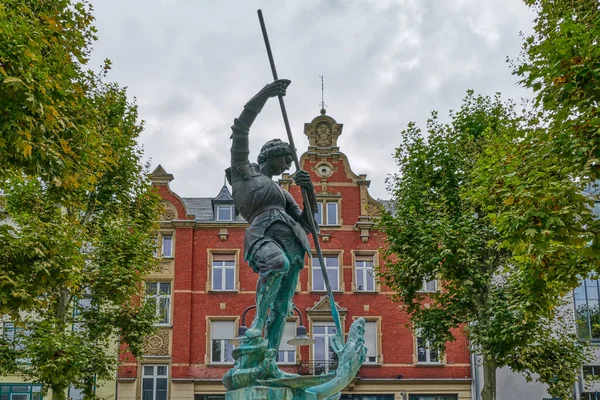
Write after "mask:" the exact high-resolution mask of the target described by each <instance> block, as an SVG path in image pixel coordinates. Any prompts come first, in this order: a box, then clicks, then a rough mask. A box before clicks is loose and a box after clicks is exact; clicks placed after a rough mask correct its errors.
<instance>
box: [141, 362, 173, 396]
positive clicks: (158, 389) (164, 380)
mask: <svg viewBox="0 0 600 400" xmlns="http://www.w3.org/2000/svg"><path fill="white" fill-rule="evenodd" d="M142 368H143V369H142V400H167V387H168V377H167V366H166V365H143V366H142Z"/></svg>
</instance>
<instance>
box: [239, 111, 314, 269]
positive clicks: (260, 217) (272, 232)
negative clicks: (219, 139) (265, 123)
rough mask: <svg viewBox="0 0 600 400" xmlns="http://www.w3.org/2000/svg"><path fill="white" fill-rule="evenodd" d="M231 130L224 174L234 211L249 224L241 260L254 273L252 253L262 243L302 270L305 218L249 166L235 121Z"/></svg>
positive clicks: (243, 130) (244, 137)
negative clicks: (272, 244)
mask: <svg viewBox="0 0 600 400" xmlns="http://www.w3.org/2000/svg"><path fill="white" fill-rule="evenodd" d="M231 128H232V131H233V134H232V139H233V143H232V146H231V168H230V169H228V171H227V174H228V178H229V181H230V183H231V186H232V189H233V193H232V195H233V200H234V202H235V204H236V207H237V209H238V211H239V213H240V214H241V215H242V217H244V219H246V221H248V222H249V223H250V226H249V227H248V228H246V235H245V238H244V258H245V259H246V260H247V261H249V262H250V265H251V266H252V268H253V269H254V270H255V271H257V272H258V266H257V265H253V263H252V255H253V251H254V249H257V248H259V247H260V245H261V244H262V243H264V241H274V242H276V243H277V244H278V245H279V246H280V247H281V248H282V249H283V250H284V251H285V253H286V255H287V256H288V257H289V258H290V261H291V262H292V263H295V264H298V261H300V265H299V267H300V268H302V267H303V266H304V254H305V252H307V253H309V254H310V251H311V250H310V244H309V242H308V238H307V236H306V232H307V231H308V224H307V223H306V220H305V218H306V217H305V214H304V213H303V212H302V210H301V209H300V207H299V206H298V204H296V202H295V201H294V199H293V197H292V195H290V194H289V193H288V192H287V191H285V190H283V189H282V188H281V187H280V186H279V184H277V183H276V182H274V181H273V180H272V179H271V178H269V177H268V176H265V175H263V174H261V172H260V169H259V166H258V165H257V164H251V163H250V162H249V160H248V154H249V150H248V128H247V127H246V126H245V125H244V124H243V123H242V122H241V121H240V120H238V119H236V120H235V121H234V125H233V126H232V127H231ZM298 250H299V251H298ZM294 261H295V262H294Z"/></svg>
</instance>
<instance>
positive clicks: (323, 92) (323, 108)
mask: <svg viewBox="0 0 600 400" xmlns="http://www.w3.org/2000/svg"><path fill="white" fill-rule="evenodd" d="M319 76H320V77H321V104H319V105H320V106H321V114H323V115H325V112H326V111H325V106H326V105H327V104H325V97H324V95H325V90H324V89H323V75H319Z"/></svg>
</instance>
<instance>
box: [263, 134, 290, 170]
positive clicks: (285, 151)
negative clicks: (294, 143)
mask: <svg viewBox="0 0 600 400" xmlns="http://www.w3.org/2000/svg"><path fill="white" fill-rule="evenodd" d="M291 154H292V151H291V149H290V145H289V143H286V142H284V141H282V140H280V139H273V140H269V141H268V142H267V143H265V144H264V145H263V147H262V148H261V149H260V154H259V155H258V159H257V161H258V163H259V164H262V163H264V162H265V161H267V160H268V159H269V158H272V157H277V156H283V155H291Z"/></svg>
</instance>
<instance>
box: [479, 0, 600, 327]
mask: <svg viewBox="0 0 600 400" xmlns="http://www.w3.org/2000/svg"><path fill="white" fill-rule="evenodd" d="M526 3H527V4H528V5H530V6H531V7H532V8H533V9H534V10H535V11H536V12H537V18H536V19H535V21H534V22H535V25H534V33H533V35H531V36H529V37H526V38H524V44H523V52H522V54H521V57H520V58H519V59H518V60H516V61H515V62H514V63H513V67H514V73H515V74H517V75H518V76H520V77H521V78H522V80H521V81H520V83H521V84H522V85H524V86H525V87H528V88H530V89H532V90H533V91H534V93H535V96H536V97H535V102H533V103H532V104H531V105H530V107H528V110H527V113H526V116H525V118H524V119H523V125H524V126H523V129H521V130H514V131H506V132H503V133H502V135H499V136H497V137H496V138H494V139H493V140H492V141H491V142H490V143H489V144H488V146H487V149H486V151H485V157H482V158H481V159H480V161H479V165H478V166H477V167H476V169H477V173H476V175H477V176H478V178H477V180H478V182H477V184H476V185H474V186H476V188H475V189H474V192H473V196H474V201H475V202H479V203H480V204H481V206H482V207H486V209H487V212H488V214H489V218H490V220H491V222H492V223H493V225H494V227H495V228H496V229H498V231H499V233H500V236H501V237H502V244H501V245H502V247H503V248H506V249H508V250H510V251H511V252H512V253H513V256H514V260H515V262H518V263H520V264H521V265H522V266H523V268H522V274H521V276H520V277H519V282H518V283H517V282H515V284H517V285H518V286H519V287H520V289H519V295H520V296H521V300H522V301H523V302H524V303H526V304H528V305H529V312H528V313H527V314H526V318H529V316H530V315H531V316H532V318H535V315H536V314H539V313H545V312H546V311H547V310H550V309H552V307H553V305H554V304H555V302H556V301H557V299H559V298H560V297H561V296H563V295H564V294H566V293H567V292H569V291H570V290H572V289H573V288H575V287H576V286H577V284H578V281H579V280H580V279H581V278H583V277H586V276H587V275H588V274H589V273H590V272H597V271H599V270H600V251H599V250H600V248H599V246H600V244H599V240H598V239H599V237H598V234H599V232H600V230H599V228H600V225H599V223H598V221H596V220H595V218H594V216H593V214H592V213H591V205H592V203H591V200H592V199H591V198H590V197H589V196H586V195H584V194H583V190H584V189H585V188H586V187H589V186H590V185H594V184H595V182H596V180H597V179H598V178H599V177H598V165H599V164H598V157H599V151H600V148H599V144H600V139H599V136H598V132H599V128H600V118H599V114H598V100H599V95H600V89H599V86H598V83H597V82H598V81H599V78H600V50H599V46H598V39H599V37H600V5H599V3H598V2H597V1H595V0H583V1H575V2H573V1H565V0H562V1H547V0H539V1H532V0H527V1H526ZM525 266H527V267H526V268H525Z"/></svg>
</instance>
